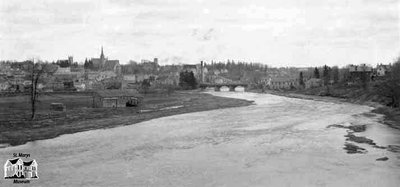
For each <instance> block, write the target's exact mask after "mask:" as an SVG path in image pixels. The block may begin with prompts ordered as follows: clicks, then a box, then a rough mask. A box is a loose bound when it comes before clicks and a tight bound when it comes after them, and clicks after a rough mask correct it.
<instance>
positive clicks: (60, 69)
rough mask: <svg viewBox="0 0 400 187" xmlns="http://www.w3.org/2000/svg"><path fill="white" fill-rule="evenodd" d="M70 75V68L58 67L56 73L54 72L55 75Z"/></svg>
mask: <svg viewBox="0 0 400 187" xmlns="http://www.w3.org/2000/svg"><path fill="white" fill-rule="evenodd" d="M70 73H71V68H70V67H58V68H57V70H56V72H54V74H55V75H60V74H61V75H62V74H70Z"/></svg>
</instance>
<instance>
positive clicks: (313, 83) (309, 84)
mask: <svg viewBox="0 0 400 187" xmlns="http://www.w3.org/2000/svg"><path fill="white" fill-rule="evenodd" d="M305 85H306V89H309V88H316V87H321V86H323V85H324V81H323V80H322V79H316V78H311V79H309V80H307V81H306V82H305Z"/></svg>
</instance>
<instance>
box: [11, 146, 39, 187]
mask: <svg viewBox="0 0 400 187" xmlns="http://www.w3.org/2000/svg"><path fill="white" fill-rule="evenodd" d="M13 157H14V158H12V159H9V160H7V161H6V163H5V164H4V178H5V179H11V180H14V183H30V180H31V179H38V178H39V176H38V163H37V162H36V160H34V159H33V160H31V161H26V162H25V161H23V160H22V159H21V158H28V157H30V154H23V153H18V154H17V153H14V154H13Z"/></svg>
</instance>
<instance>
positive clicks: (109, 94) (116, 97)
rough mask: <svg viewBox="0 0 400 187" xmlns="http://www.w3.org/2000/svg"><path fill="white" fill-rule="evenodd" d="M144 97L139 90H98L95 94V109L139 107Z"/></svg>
mask: <svg viewBox="0 0 400 187" xmlns="http://www.w3.org/2000/svg"><path fill="white" fill-rule="evenodd" d="M142 102H143V97H142V96H141V95H140V94H139V92H138V91H137V90H132V89H129V90H98V91H95V92H94V94H93V107H95V108H103V107H108V108H117V107H139V106H141V105H142Z"/></svg>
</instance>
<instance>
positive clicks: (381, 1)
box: [0, 0, 400, 66]
mask: <svg viewBox="0 0 400 187" xmlns="http://www.w3.org/2000/svg"><path fill="white" fill-rule="evenodd" d="M399 16H400V0H279V1H267V0H29V1H27V0H23V1H22V0H10V1H3V0H2V1H0V59H1V60H7V59H16V60H24V59H28V58H32V57H40V58H41V59H43V60H49V61H52V60H57V59H66V58H67V56H68V55H73V56H74V59H75V60H76V61H84V59H85V57H88V58H90V57H98V56H99V55H100V48H101V46H102V45H103V46H104V52H105V55H106V56H108V57H109V59H119V60H120V62H121V63H126V62H127V61H129V60H130V59H132V60H136V61H140V59H153V58H154V57H158V58H159V59H160V61H161V63H162V64H165V63H192V64H193V63H198V62H199V61H200V60H206V61H210V60H226V59H235V60H246V61H257V62H262V63H265V64H269V65H272V66H317V65H323V64H329V65H346V64H349V63H354V64H357V63H368V64H373V65H375V64H376V63H389V62H391V61H392V60H393V59H395V58H396V57H397V56H399V54H400V18H399Z"/></svg>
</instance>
